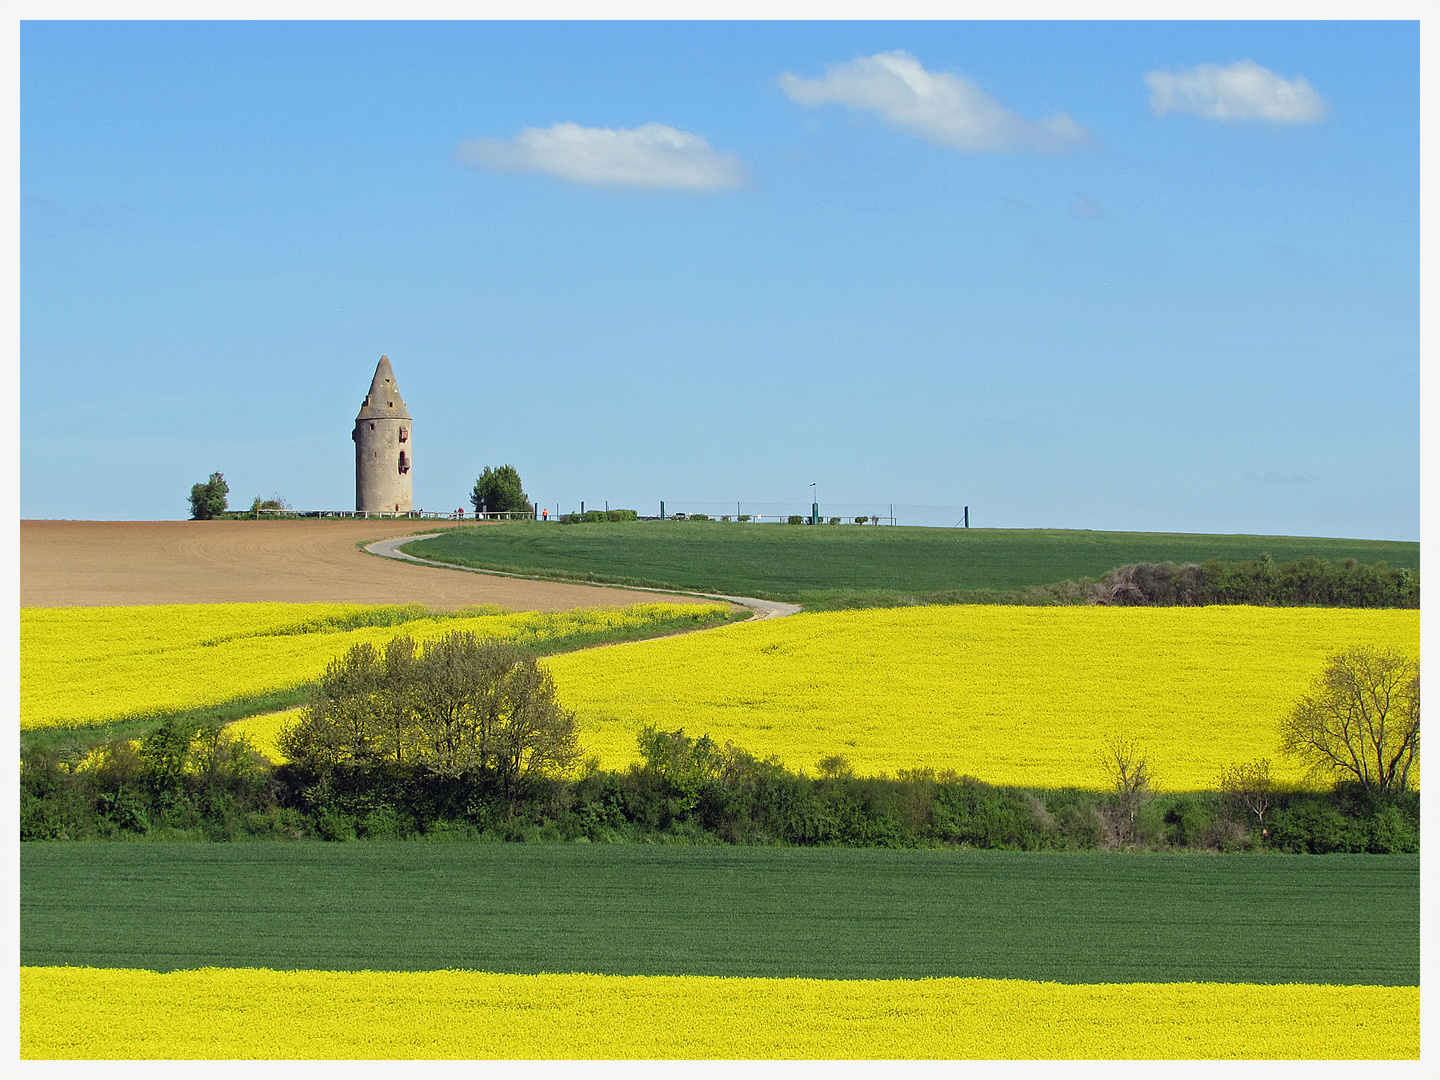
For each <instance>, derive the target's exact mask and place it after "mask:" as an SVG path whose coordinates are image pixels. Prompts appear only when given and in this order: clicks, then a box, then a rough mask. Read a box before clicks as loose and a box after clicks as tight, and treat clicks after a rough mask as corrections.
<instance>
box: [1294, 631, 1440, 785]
mask: <svg viewBox="0 0 1440 1080" xmlns="http://www.w3.org/2000/svg"><path fill="white" fill-rule="evenodd" d="M1281 748H1282V749H1283V750H1284V751H1285V752H1286V753H1287V754H1292V755H1294V756H1295V757H1298V758H1300V759H1301V760H1302V761H1304V762H1305V763H1306V764H1308V765H1309V766H1310V773H1311V775H1312V776H1327V777H1334V778H1336V779H1337V780H1353V781H1355V782H1357V783H1358V784H1360V786H1361V787H1363V788H1364V789H1365V790H1366V791H1367V792H1369V793H1370V794H1371V795H1377V796H1389V795H1396V794H1399V793H1400V792H1402V791H1406V790H1407V789H1408V788H1409V787H1410V777H1411V771H1412V769H1417V768H1418V765H1419V759H1420V664H1419V661H1417V660H1416V659H1415V658H1414V657H1412V656H1408V655H1406V654H1405V653H1402V652H1399V651H1397V650H1395V649H1372V648H1367V647H1364V646H1360V647H1357V648H1353V649H1349V650H1347V651H1346V652H1343V653H1338V654H1337V655H1335V656H1332V657H1330V659H1329V661H1327V662H1326V665H1325V670H1324V671H1323V672H1321V673H1320V675H1319V676H1318V677H1317V678H1316V679H1315V681H1314V683H1313V684H1311V687H1310V692H1309V693H1308V694H1306V695H1305V696H1304V697H1302V698H1301V699H1300V700H1299V701H1298V702H1296V703H1295V707H1294V708H1292V709H1291V710H1290V715H1289V716H1288V717H1286V718H1285V720H1284V722H1283V723H1282V725H1281Z"/></svg>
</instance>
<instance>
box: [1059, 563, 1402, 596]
mask: <svg viewBox="0 0 1440 1080" xmlns="http://www.w3.org/2000/svg"><path fill="white" fill-rule="evenodd" d="M1057 588H1059V587H1057ZM1082 595H1083V597H1084V599H1085V600H1087V601H1089V602H1090V603H1092V604H1113V605H1154V606H1175V605H1180V606H1200V605H1203V604H1260V605H1266V606H1274V607H1303V606H1319V607H1355V608H1418V607H1419V606H1420V575H1419V574H1418V573H1416V572H1415V571H1413V570H1410V569H1407V568H1404V567H1401V568H1398V569H1391V568H1390V567H1389V566H1387V565H1386V564H1385V563H1383V562H1380V563H1376V564H1375V565H1374V566H1366V565H1364V564H1362V563H1358V562H1356V561H1355V560H1354V559H1342V560H1340V561H1338V562H1333V563H1329V562H1325V561H1323V560H1321V559H1318V558H1316V557H1314V556H1310V557H1308V558H1304V559H1300V560H1298V561H1296V562H1290V563H1283V564H1278V565H1277V564H1275V563H1274V562H1272V561H1271V559H1270V557H1269V556H1268V555H1262V556H1261V557H1260V558H1259V559H1256V560H1251V559H1245V560H1242V561H1240V562H1233V563H1227V562H1224V561H1223V560H1220V559H1210V560H1208V561H1206V562H1203V563H1185V564H1183V565H1181V564H1177V563H1173V562H1163V563H1132V564H1130V565H1128V566H1122V567H1119V568H1118V569H1115V570H1111V571H1109V572H1108V573H1106V574H1105V575H1104V576H1103V577H1101V578H1100V580H1099V581H1097V582H1095V583H1093V584H1092V585H1090V586H1089V588H1088V589H1085V590H1082Z"/></svg>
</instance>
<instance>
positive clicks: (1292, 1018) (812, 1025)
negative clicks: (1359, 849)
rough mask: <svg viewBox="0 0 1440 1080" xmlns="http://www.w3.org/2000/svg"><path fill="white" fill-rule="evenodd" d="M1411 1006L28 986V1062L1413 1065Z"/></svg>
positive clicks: (755, 982) (761, 983)
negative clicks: (1225, 1061)
mask: <svg viewBox="0 0 1440 1080" xmlns="http://www.w3.org/2000/svg"><path fill="white" fill-rule="evenodd" d="M1419 1052H1420V991H1419V988H1418V987H1413V986H1409V987H1392V986H1309V985H1296V984H1291V985H1283V986H1255V985H1231V984H1223V983H1130V984H1107V985H1101V986H1075V985H1067V984H1063V983H1040V982H1024V981H1020V980H995V979H920V980H904V979H887V980H866V981H847V980H836V979H722V978H709V977H693V976H608V975H489V974H483V973H479V972H467V971H427V972H358V973H355V972H326V971H289V972H278V971H266V970H244V969H241V970H237V969H216V968H212V969H208V970H201V971H179V972H172V973H169V974H158V973H156V972H151V971H135V970H122V969H103V968H36V967H22V968H21V969H20V1053H21V1056H22V1057H25V1058H331V1059H335V1058H982V1059H996V1058H1016V1059H1033V1058H1285V1059H1289V1058H1312V1059H1314V1058H1320V1059H1326V1058H1352V1059H1353V1058H1365V1059H1375V1058H1415V1057H1418V1056H1419Z"/></svg>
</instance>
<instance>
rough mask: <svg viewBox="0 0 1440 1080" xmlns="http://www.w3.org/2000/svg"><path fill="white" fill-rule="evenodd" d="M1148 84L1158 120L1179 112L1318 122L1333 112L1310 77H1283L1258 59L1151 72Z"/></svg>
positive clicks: (1210, 117) (1217, 117)
mask: <svg viewBox="0 0 1440 1080" xmlns="http://www.w3.org/2000/svg"><path fill="white" fill-rule="evenodd" d="M1145 85H1146V86H1148V87H1150V107H1151V108H1152V109H1154V110H1155V115H1156V116H1164V115H1165V114H1166V113H1172V112H1179V113H1190V114H1191V115H1193V116H1199V117H1203V118H1204V119H1206V120H1270V121H1272V122H1274V123H1277V124H1313V123H1314V122H1315V121H1317V120H1322V119H1324V118H1325V115H1326V113H1327V112H1329V109H1328V107H1327V106H1326V104H1325V99H1324V98H1322V97H1321V96H1320V95H1319V93H1317V92H1316V90H1315V88H1314V87H1313V86H1311V85H1310V83H1309V82H1307V81H1306V80H1305V79H1303V78H1300V77H1299V76H1297V77H1296V78H1293V79H1285V78H1282V77H1280V76H1279V75H1276V74H1275V72H1273V71H1270V70H1268V69H1266V68H1263V67H1261V66H1260V65H1259V64H1257V63H1255V61H1253V60H1241V61H1238V62H1237V63H1234V64H1231V65H1230V66H1229V67H1221V66H1220V65H1219V64H1199V65H1197V66H1195V67H1192V68H1187V69H1186V70H1185V71H1181V72H1179V73H1177V74H1171V73H1170V72H1168V71H1151V72H1147V73H1146V75H1145Z"/></svg>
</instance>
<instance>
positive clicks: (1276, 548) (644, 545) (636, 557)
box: [404, 521, 1420, 600]
mask: <svg viewBox="0 0 1440 1080" xmlns="http://www.w3.org/2000/svg"><path fill="white" fill-rule="evenodd" d="M404 550H405V551H407V552H409V553H410V554H412V555H416V556H418V557H420V558H425V559H436V560H439V561H442V562H453V563H457V564H459V565H462V566H475V567H480V568H483V569H487V570H504V571H507V572H510V573H519V574H532V575H535V576H538V577H553V578H570V579H579V580H592V581H610V582H617V583H620V584H627V585H648V586H651V587H654V588H662V589H692V590H697V591H702V592H718V593H725V594H729V595H738V596H759V597H765V598H770V599H781V600H786V599H796V600H805V599H807V594H820V593H827V592H840V593H857V592H861V593H863V592H899V593H934V592H943V591H968V590H1019V589H1023V588H1025V587H1026V586H1030V585H1047V584H1052V583H1055V582H1059V581H1066V580H1076V579H1079V578H1082V577H1090V578H1094V577H1098V576H1100V575H1101V574H1103V573H1104V572H1105V571H1107V570H1112V569H1114V568H1115V567H1117V566H1123V565H1125V564H1126V563H1134V562H1163V561H1165V560H1172V561H1175V562H1200V561H1203V560H1205V559H1208V558H1221V559H1226V560H1238V559H1254V558H1257V557H1258V556H1259V555H1260V554H1261V553H1262V552H1269V553H1270V555H1271V556H1272V557H1273V558H1274V559H1275V561H1276V562H1289V561H1291V560H1294V559H1299V558H1303V557H1305V556H1307V555H1316V556H1319V557H1320V558H1322V559H1325V560H1327V561H1333V560H1337V559H1347V558H1353V559H1356V560H1357V561H1359V562H1362V563H1375V562H1378V561H1380V560H1384V561H1386V562H1388V563H1389V564H1390V565H1391V566H1395V567H1410V568H1412V569H1417V570H1418V569H1419V566H1420V545H1419V544H1418V543H1410V542H1403V541H1390V540H1334V539H1325V538H1316V537H1295V536H1203V535H1192V534H1185V533H1124V532H1080V531H1075V530H1061V529H925V528H912V527H906V526H900V527H895V528H892V527H889V526H861V525H822V526H816V527H811V526H800V525H754V524H740V523H738V522H730V523H722V522H688V521H679V522H659V521H655V522H647V521H639V522H626V523H614V524H603V525H601V524H587V525H554V524H550V525H546V524H536V523H534V522H514V523H509V524H500V523H494V524H486V525H479V526H476V527H474V528H466V529H451V530H449V531H447V532H446V533H444V534H443V535H441V536H438V537H436V538H435V539H433V540H422V541H418V542H415V543H411V544H407V545H405V548H404Z"/></svg>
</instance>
